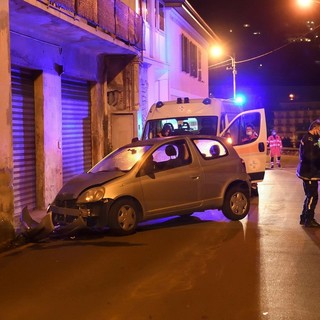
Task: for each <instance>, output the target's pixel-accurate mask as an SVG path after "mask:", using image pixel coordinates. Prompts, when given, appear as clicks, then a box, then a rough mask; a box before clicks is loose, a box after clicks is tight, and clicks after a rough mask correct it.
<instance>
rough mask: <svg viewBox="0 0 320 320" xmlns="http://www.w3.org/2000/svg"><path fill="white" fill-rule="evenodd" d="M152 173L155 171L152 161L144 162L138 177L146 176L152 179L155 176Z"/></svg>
mask: <svg viewBox="0 0 320 320" xmlns="http://www.w3.org/2000/svg"><path fill="white" fill-rule="evenodd" d="M154 171H155V165H154V162H153V161H146V162H145V163H144V164H143V166H142V167H141V169H140V171H139V173H138V176H139V177H141V176H144V175H147V176H149V177H150V178H152V179H154V178H155V175H154Z"/></svg>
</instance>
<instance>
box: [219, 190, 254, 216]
mask: <svg viewBox="0 0 320 320" xmlns="http://www.w3.org/2000/svg"><path fill="white" fill-rule="evenodd" d="M249 209H250V198H249V193H248V192H246V191H245V190H242V189H241V188H240V187H231V188H230V189H229V190H228V191H227V192H226V195H225V198H224V202H223V207H222V212H223V214H224V215H225V216H226V217H227V218H228V219H230V220H241V219H243V218H244V217H245V216H246V215H247V214H248V212H249Z"/></svg>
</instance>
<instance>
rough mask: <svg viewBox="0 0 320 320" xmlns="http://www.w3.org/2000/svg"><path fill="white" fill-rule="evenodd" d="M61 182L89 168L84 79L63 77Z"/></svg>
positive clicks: (87, 100) (88, 117) (88, 121)
mask: <svg viewBox="0 0 320 320" xmlns="http://www.w3.org/2000/svg"><path fill="white" fill-rule="evenodd" d="M62 161H63V168H62V172H63V183H66V182H67V181H68V180H70V179H71V178H72V177H74V176H75V175H77V174H80V173H83V172H85V171H87V170H88V169H90V167H91V165H92V151H91V113H90V90H89V84H88V82H87V81H81V80H75V79H69V78H63V79H62Z"/></svg>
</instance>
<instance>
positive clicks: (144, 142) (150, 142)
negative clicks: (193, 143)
mask: <svg viewBox="0 0 320 320" xmlns="http://www.w3.org/2000/svg"><path fill="white" fill-rule="evenodd" d="M181 139H185V140H189V141H190V140H194V139H214V140H217V141H219V142H221V143H222V144H223V145H224V146H225V147H226V148H227V149H229V148H230V147H232V146H231V145H230V144H228V143H226V139H225V138H221V137H218V136H212V135H176V136H169V137H159V138H152V139H148V140H138V141H135V142H132V143H130V144H127V145H125V146H123V147H138V146H153V145H156V144H161V143H163V142H164V141H167V142H170V141H177V140H181Z"/></svg>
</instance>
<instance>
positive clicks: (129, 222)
mask: <svg viewBox="0 0 320 320" xmlns="http://www.w3.org/2000/svg"><path fill="white" fill-rule="evenodd" d="M118 222H119V225H120V226H121V228H122V229H123V230H131V229H132V228H133V227H134V225H135V222H136V212H135V211H134V209H133V208H132V207H130V206H122V207H121V208H120V210H119V214H118Z"/></svg>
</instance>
